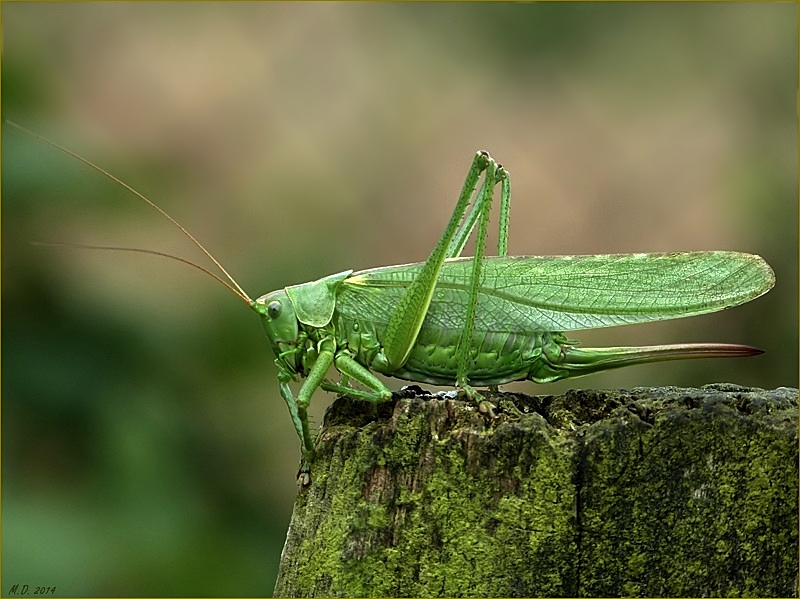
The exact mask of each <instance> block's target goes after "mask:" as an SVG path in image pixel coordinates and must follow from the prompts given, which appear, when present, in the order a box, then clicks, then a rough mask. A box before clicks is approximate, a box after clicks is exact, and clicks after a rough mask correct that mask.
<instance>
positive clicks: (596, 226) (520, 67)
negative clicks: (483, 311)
mask: <svg viewBox="0 0 800 599" xmlns="http://www.w3.org/2000/svg"><path fill="white" fill-rule="evenodd" d="M796 11H797V7H796V5H795V4H790V3H786V4H778V3H751V4H746V3H708V4H693V3H674V4H673V3H658V4H656V3H642V4H639V3H621V4H611V3H541V4H514V3H511V4H507V3H502V4H479V3H476V4H471V3H470V4H451V3H443V4H430V5H429V4H418V3H410V4H392V3H385V4H384V3H380V4H361V3H357V4H339V3H312V4H299V3H266V4H260V3H242V4H227V3H224V4H215V3H200V4H189V3H187V4H184V3H170V4H160V3H142V4H139V3H5V4H4V5H3V7H2V20H3V38H4V39H3V42H4V47H3V50H4V52H3V57H2V114H3V117H4V118H5V119H10V120H13V121H16V122H18V123H20V124H23V125H25V126H27V127H29V128H32V129H34V130H36V131H37V132H40V133H42V134H44V135H46V136H48V137H50V138H53V139H55V140H57V141H58V142H60V143H62V144H64V145H66V146H68V147H69V148H71V149H73V150H75V151H77V152H78V153H80V154H81V155H83V156H85V157H86V158H88V159H90V160H92V161H94V162H96V163H98V164H99V165H101V166H102V167H104V168H106V169H108V170H109V171H111V172H112V173H114V174H115V175H116V176H118V177H120V178H121V179H123V180H124V181H126V182H127V183H129V184H130V185H132V186H133V187H135V188H136V189H138V190H139V191H141V192H143V193H144V194H145V195H147V196H148V197H150V198H151V199H153V200H155V201H156V202H158V203H159V205H161V206H162V207H163V208H164V209H166V210H167V211H168V212H169V213H170V214H172V215H173V216H174V217H176V218H177V219H178V220H179V221H181V222H182V223H183V224H184V225H185V226H186V227H187V228H188V229H189V230H190V231H192V232H193V233H194V234H195V235H196V236H197V237H198V238H199V239H200V240H201V241H202V242H203V243H204V244H205V245H206V247H207V248H208V249H209V250H210V251H211V252H212V253H213V254H214V255H215V256H216V257H217V258H218V259H219V260H220V261H221V262H222V263H223V264H224V265H225V266H226V268H228V270H229V271H230V272H231V273H232V274H233V275H234V276H235V277H236V278H237V280H238V281H239V283H240V284H241V285H242V286H243V287H244V288H245V289H246V290H247V291H248V292H249V293H250V294H251V295H252V296H254V297H257V296H259V295H261V294H263V293H266V292H268V291H271V290H273V289H276V288H280V287H283V286H286V285H290V284H295V283H300V282H304V281H308V280H313V279H316V278H318V277H320V276H324V275H326V274H331V273H334V272H339V271H341V270H344V269H346V268H354V269H360V268H368V267H373V266H382V265H388V264H398V263H404V262H412V261H419V260H422V259H424V258H425V257H426V255H427V254H428V252H429V251H430V249H431V248H432V247H433V244H434V243H435V241H436V239H437V238H438V236H439V234H440V233H441V230H442V229H443V227H444V225H445V223H446V221H447V218H448V216H449V214H450V211H451V210H452V206H453V204H454V202H455V199H456V197H457V195H458V192H459V190H460V188H461V184H462V182H463V177H464V175H465V174H466V169H467V167H468V165H469V162H470V160H471V157H472V154H473V153H474V152H475V151H476V150H478V149H485V150H488V151H490V152H491V153H492V155H493V156H494V157H495V158H496V159H498V161H500V162H502V163H503V164H504V166H506V167H507V168H508V170H509V171H510V173H511V177H512V179H511V180H512V190H513V195H512V198H513V202H512V212H511V215H512V218H511V229H510V247H509V250H510V253H512V254H579V253H612V252H640V251H688V250H701V249H730V250H740V251H747V252H752V253H757V254H760V255H762V256H763V257H764V258H765V259H766V260H767V261H768V262H769V263H770V264H771V265H772V267H773V268H774V270H775V272H776V276H777V285H776V287H775V289H774V290H773V291H771V292H770V293H769V294H768V295H767V296H765V297H763V298H761V299H758V300H757V301H755V302H752V304H748V305H746V306H742V307H739V308H736V309H734V310H729V311H726V312H724V313H720V314H715V315H711V316H707V317H699V318H693V319H687V320H685V321H675V322H669V323H660V324H654V325H647V326H637V327H628V328H622V329H607V330H602V331H591V332H587V333H585V334H582V333H576V334H575V335H574V336H576V337H578V338H580V339H581V340H582V341H583V342H584V343H585V344H586V345H591V344H594V345H623V344H638V343H670V342H691V341H718V342H741V343H748V344H752V345H756V346H759V347H762V348H764V349H765V350H766V351H767V353H766V354H765V355H764V356H760V357H758V358H753V359H747V360H744V359H742V360H729V361H713V360H708V361H705V360H700V361H691V362H684V363H673V364H664V365H656V366H641V367H635V368H630V369H625V370H622V371H617V372H612V373H608V374H603V375H597V376H595V377H593V378H587V379H582V380H578V381H566V382H562V383H559V384H555V385H550V386H542V387H537V386H535V385H533V384H518V385H511V386H509V388H510V389H514V390H521V391H525V392H527V393H532V394H536V393H557V392H561V391H563V390H564V389H567V388H570V387H575V386H583V387H585V386H592V387H627V388H630V387H634V386H643V385H647V386H650V385H683V386H697V385H702V384H704V383H711V382H719V381H729V382H734V383H739V384H742V385H751V386H761V387H768V388H772V387H777V386H797V374H798V371H797V365H798V353H797V348H798V347H797V346H798V343H797V330H798V323H797V309H798V304H797V267H798V264H797V256H798V235H797V233H798V214H797V191H798V190H797V162H798V156H797V131H798V126H797V117H796V90H797V73H798V64H797V42H798V40H797V29H796V25H797V15H796ZM2 134H3V135H2V175H3V177H2V302H3V304H2V305H3V327H2V374H3V377H2V523H3V527H2V550H3V551H2V557H3V561H2V575H3V576H2V592H3V593H4V594H6V593H8V592H9V589H10V587H11V585H12V584H20V585H22V584H28V585H31V586H34V585H42V586H55V587H56V592H55V594H56V595H58V596H97V595H104V596H153V595H157V596H177V595H184V596H187V595H188V596H209V595H214V596H231V595H233V596H254V595H268V594H270V593H271V592H272V589H273V585H274V581H275V576H276V574H277V566H278V560H279V556H280V551H281V547H282V544H283V539H284V537H285V533H286V530H287V526H288V522H289V517H290V514H291V508H292V503H293V500H294V496H295V483H294V475H295V472H296V468H297V465H298V459H299V451H298V441H297V439H296V438H295V435H294V431H293V428H292V425H291V423H290V420H289V417H288V414H287V413H286V408H285V406H284V404H283V402H282V400H281V398H280V396H279V394H278V392H277V385H276V381H275V374H276V371H275V368H274V366H273V364H272V359H273V357H272V356H271V355H270V351H269V347H268V345H267V343H266V339H265V338H264V336H263V333H262V331H261V329H260V326H259V324H258V321H257V319H256V317H255V315H253V314H252V313H251V312H249V311H248V310H247V309H246V308H245V306H243V305H242V304H241V303H240V302H239V301H237V299H236V298H235V297H234V296H233V295H231V294H230V293H228V292H226V291H225V290H224V289H223V288H222V287H221V286H219V285H217V284H216V283H214V282H213V281H212V280H211V279H209V278H207V277H203V276H201V275H199V274H198V273H196V272H194V271H193V270H191V269H188V268H185V267H181V266H179V265H176V264H174V263H172V262H170V261H166V260H159V259H156V258H153V257H151V256H142V255H132V254H121V253H117V252H89V251H79V250H70V249H64V248H48V247H40V246H33V245H31V244H30V242H31V241H50V242H59V241H62V242H78V243H90V244H99V245H103V244H105V245H121V246H130V247H140V248H148V249H156V250H161V251H167V252H172V253H176V254H180V255H182V256H186V257H189V258H191V259H193V260H196V261H199V262H202V261H203V256H202V255H200V254H199V252H198V251H197V250H196V249H193V248H192V247H191V246H190V245H189V243H188V242H187V240H185V239H183V238H182V237H181V235H180V234H179V233H178V232H177V231H176V230H174V229H172V228H170V225H169V224H168V223H165V222H164V221H163V219H161V218H160V217H159V216H158V215H157V214H156V213H155V212H153V211H152V210H151V209H149V208H147V207H146V206H145V205H144V204H143V203H141V202H140V201H139V200H137V199H136V198H135V197H133V196H132V195H131V194H130V193H127V192H125V191H124V190H122V189H121V188H119V187H118V186H116V185H114V184H113V183H112V182H110V181H109V180H108V179H107V178H105V177H103V176H102V175H101V174H99V173H97V172H95V171H92V170H91V169H89V168H87V167H86V166H85V165H82V164H80V163H79V162H77V161H76V160H74V159H72V158H69V157H67V156H65V155H63V154H61V153H59V152H57V151H56V150H54V149H53V148H51V147H49V146H47V145H45V144H43V143H41V142H39V141H37V140H34V139H31V138H30V137H27V136H25V135H24V134H22V133H20V132H19V131H17V130H15V129H12V128H10V127H8V126H6V125H5V124H4V126H3V130H2ZM490 243H492V240H491V239H490ZM204 264H205V263H204ZM389 384H390V385H391V386H393V387H394V388H399V386H401V385H402V384H403V383H402V382H400V381H390V383H389ZM330 399H331V398H330V397H327V396H326V395H325V394H323V393H318V395H317V396H316V397H315V398H314V401H315V406H314V418H315V422H316V424H320V423H321V421H322V415H323V411H324V408H325V406H326V405H327V403H328V402H329V401H330ZM743 442H745V440H743Z"/></svg>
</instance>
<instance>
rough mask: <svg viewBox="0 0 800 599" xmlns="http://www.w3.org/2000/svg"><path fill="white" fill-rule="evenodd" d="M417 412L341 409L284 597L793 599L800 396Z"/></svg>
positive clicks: (300, 512) (449, 404)
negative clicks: (775, 598) (785, 598)
mask: <svg viewBox="0 0 800 599" xmlns="http://www.w3.org/2000/svg"><path fill="white" fill-rule="evenodd" d="M414 395H415V393H414V391H413V390H410V391H406V392H405V397H402V398H399V399H394V400H392V401H391V402H389V403H386V404H383V405H377V406H376V405H370V404H365V403H364V402H358V401H350V400H347V399H339V400H337V401H336V402H335V403H334V404H333V405H332V406H331V408H330V409H329V411H328V413H327V414H326V417H325V423H324V425H323V428H322V430H321V433H320V437H319V440H318V456H317V460H316V461H315V462H314V465H313V470H312V483H311V485H310V486H309V487H307V488H305V489H304V490H302V492H301V493H300V494H299V496H298V498H297V502H296V504H295V508H294V514H293V516H292V521H291V525H290V528H289V533H288V535H287V540H286V546H285V548H284V551H283V555H282V558H281V565H280V572H279V576H278V582H277V585H276V588H275V594H276V595H277V596H363V597H368V596H386V597H389V596H392V597H407V596H417V597H425V596H433V597H435V596H451V597H459V596H493V597H522V596H526V597H530V596H586V597H590V596H615V595H617V596H618V595H628V596H653V597H655V596H676V597H680V596H696V597H701V596H712V597H713V596H731V597H735V596H750V597H756V596H796V595H797V570H798V436H797V389H788V388H779V389H775V390H773V391H763V390H761V389H748V388H743V387H738V386H735V385H727V384H720V385H708V386H705V387H703V388H701V389H681V388H675V387H667V388H655V389H649V388H640V389H633V390H630V391H627V390H622V391H597V390H592V391H588V390H587V391H570V392H568V393H566V394H565V395H562V396H537V397H527V396H520V395H512V394H505V393H499V394H489V395H488V398H489V399H491V401H492V402H493V403H494V404H495V405H496V406H497V407H496V408H495V417H494V418H490V417H488V416H487V415H484V414H481V413H479V411H478V410H477V409H476V408H475V407H474V406H473V405H471V404H469V403H467V402H464V401H460V400H456V399H444V398H443V397H442V396H439V397H431V396H422V395H420V396H419V397H415V396H414ZM451 397H452V396H451Z"/></svg>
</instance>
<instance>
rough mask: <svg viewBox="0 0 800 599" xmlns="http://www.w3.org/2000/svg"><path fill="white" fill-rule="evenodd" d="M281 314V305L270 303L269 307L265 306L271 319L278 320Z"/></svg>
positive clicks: (276, 302)
mask: <svg viewBox="0 0 800 599" xmlns="http://www.w3.org/2000/svg"><path fill="white" fill-rule="evenodd" d="M280 313H281V303H280V302H279V301H277V300H276V301H274V302H270V303H269V306H267V314H269V317H270V318H272V319H275V318H278V315H279V314H280Z"/></svg>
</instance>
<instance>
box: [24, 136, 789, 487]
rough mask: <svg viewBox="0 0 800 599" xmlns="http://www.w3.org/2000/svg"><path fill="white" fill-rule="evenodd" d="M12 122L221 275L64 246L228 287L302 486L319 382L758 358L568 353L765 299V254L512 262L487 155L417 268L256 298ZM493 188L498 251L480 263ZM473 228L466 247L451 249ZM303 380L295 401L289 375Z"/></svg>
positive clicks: (497, 375) (497, 182) (369, 395)
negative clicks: (278, 406)
mask: <svg viewBox="0 0 800 599" xmlns="http://www.w3.org/2000/svg"><path fill="white" fill-rule="evenodd" d="M10 124H12V125H14V126H15V127H17V128H19V129H21V130H23V131H25V132H26V133H28V134H30V135H33V136H34V137H36V138H38V139H41V140H42V141H44V142H46V143H48V144H50V145H52V146H54V147H56V148H57V149H59V150H61V151H62V152H66V153H67V154H69V155H70V156H73V157H74V158H76V159H78V160H80V161H81V162H83V163H85V164H87V165H88V166H90V167H92V168H94V169H96V170H98V171H100V172H101V173H103V174H104V175H106V176H107V177H109V178H111V179H112V180H113V181H115V182H116V183H118V184H119V185H122V186H123V187H125V188H126V189H128V190H129V191H130V192H132V193H133V194H135V195H136V196H137V197H139V198H140V199H141V200H143V201H144V202H146V203H147V204H149V205H150V206H151V207H153V208H154V209H155V210H157V211H158V212H159V213H160V214H161V215H162V216H163V217H164V218H166V219H168V220H169V221H170V222H171V223H172V224H173V225H174V226H176V227H177V228H178V229H180V230H181V231H182V232H183V233H184V234H185V235H186V236H187V237H188V238H189V239H190V240H191V241H192V242H193V243H194V244H195V245H197V247H198V248H199V249H200V250H201V251H203V253H204V254H205V255H206V256H207V257H208V258H209V259H210V260H211V261H212V262H213V263H214V265H215V266H216V267H217V268H218V269H219V270H220V272H221V273H222V276H218V275H216V274H214V273H212V272H210V271H209V270H207V269H206V268H204V267H202V266H199V265H197V264H194V263H192V262H190V261H188V260H185V259H183V258H180V257H177V256H173V255H169V254H164V253H161V252H157V251H153V250H147V249H138V248H121V247H106V246H102V247H101V246H85V245H78V244H63V245H73V246H75V247H84V248H89V249H108V250H121V251H134V252H142V253H147V254H155V255H160V256H165V257H168V258H171V259H174V260H178V261H180V262H182V263H184V264H188V265H190V266H192V267H194V268H197V269H199V270H202V271H203V272H204V273H206V274H208V275H209V276H211V277H213V278H214V279H216V280H217V281H218V282H220V283H222V284H223V285H225V287H227V288H228V289H229V290H230V291H231V292H232V293H234V294H235V295H236V296H238V297H239V298H240V299H241V300H242V301H244V302H245V303H246V304H247V305H248V306H249V307H250V308H251V309H252V310H253V311H255V312H256V313H257V314H258V315H259V317H260V319H261V323H262V326H263V328H264V331H265V332H266V335H267V338H268V339H269V343H270V346H271V348H272V350H273V352H274V354H275V365H276V366H277V368H278V383H279V387H280V393H281V396H282V397H283V399H284V400H285V402H286V405H287V406H288V408H289V413H290V416H291V419H292V422H293V424H294V427H295V430H296V432H297V435H298V437H299V438H300V441H301V453H302V465H301V480H302V481H303V482H304V483H306V484H307V483H308V481H309V480H310V479H309V477H308V471H309V466H310V462H311V460H312V459H313V455H314V443H313V438H312V435H311V431H310V428H309V422H308V413H307V409H308V405H309V403H310V401H311V397H312V396H313V394H314V392H315V391H316V390H317V388H322V389H323V390H325V391H330V392H335V393H340V394H343V395H347V396H350V397H353V398H356V399H361V400H365V401H371V402H381V401H386V400H388V399H390V398H391V397H392V392H391V391H390V390H389V389H388V388H387V387H386V385H384V383H383V382H381V381H380V380H379V379H378V378H377V377H376V376H375V375H374V374H373V372H378V373H381V374H384V375H387V376H391V377H395V378H399V379H404V380H408V381H414V382H420V383H430V384H436V385H453V386H455V387H457V388H458V389H459V390H460V391H461V392H463V393H464V394H465V395H466V396H467V397H469V398H471V399H473V400H475V401H476V402H479V405H480V406H481V409H483V410H486V409H490V408H489V407H488V406H486V405H484V404H483V403H481V397H480V395H479V394H478V392H477V391H475V390H474V389H473V386H475V387H495V386H498V385H502V384H505V383H509V382H512V381H519V380H526V379H527V380H531V381H534V382H537V383H546V382H552V381H556V380H560V379H563V378H567V377H574V376H581V375H585V374H590V373H592V372H597V371H601V370H607V369H611V368H619V367H622V366H629V365H633V364H642V363H647V362H656V361H662V360H675V359H686V358H701V357H739V356H752V355H757V354H760V353H762V351H761V350H759V349H756V348H754V347H750V346H747V345H738V344H720V343H693V344H674V345H657V346H644V347H606V348H581V347H578V342H577V341H574V340H570V339H568V338H567V337H566V336H565V335H564V332H566V331H573V330H579V329H589V328H597V327H608V326H615V325H622V324H634V323H642V322H651V321H658V320H667V319H672V318H682V317H687V316H695V315H699V314H707V313H711V312H716V311H719V310H723V309H725V308H730V307H733V306H737V305H739V304H742V303H744V302H747V301H750V300H752V299H755V298H756V297H759V296H760V295H762V294H764V293H766V292H767V291H769V289H771V288H772V286H773V285H774V283H775V277H774V274H773V272H772V270H771V269H770V267H769V266H768V265H767V263H766V262H765V261H764V260H763V259H762V258H761V257H759V256H755V255H751V254H744V253H739V252H731V251H700V252H681V253H652V254H610V255H587V256H508V255H507V245H508V243H507V242H508V224H509V208H510V200H511V188H510V180H509V175H508V172H507V171H506V170H505V169H504V168H503V167H502V166H501V165H499V164H497V163H496V162H495V161H494V160H493V159H492V158H491V157H490V156H489V154H487V153H486V152H477V153H476V154H475V156H474V158H473V161H472V165H471V167H470V169H469V172H468V174H467V177H466V180H465V182H464V186H463V188H462V190H461V194H460V195H459V198H458V201H457V203H456V207H455V209H454V211H453V213H452V216H451V217H450V221H449V222H448V224H447V226H446V228H445V230H444V233H443V234H442V236H441V238H440V239H439V240H438V242H437V243H436V246H435V247H434V249H433V251H432V252H431V254H430V256H429V257H428V259H427V260H426V261H425V262H424V263H417V264H404V265H398V266H387V267H381V268H373V269H369V270H364V271H360V272H353V271H352V270H346V271H343V272H340V273H337V274H334V275H330V276H327V277H324V278H322V279H319V280H317V281H312V282H309V283H303V284H300V285H293V286H290V287H286V288H284V289H280V290H278V291H274V292H272V293H268V294H266V295H262V296H261V297H259V298H257V299H255V300H253V299H251V298H250V297H249V296H248V295H247V293H245V291H244V290H243V289H242V288H241V287H240V286H239V285H238V283H237V282H236V281H235V280H234V278H233V277H232V276H231V275H229V274H228V272H227V271H226V270H225V269H224V268H223V267H222V265H221V264H220V263H219V262H218V261H217V260H216V259H215V258H214V257H213V256H212V255H211V254H210V253H209V252H208V251H207V250H206V249H205V248H204V247H203V246H202V245H201V244H200V243H199V242H198V241H197V240H196V239H195V238H194V237H193V236H192V235H191V234H190V233H189V232H188V231H187V230H186V229H184V228H183V226H181V225H180V224H179V223H178V222H177V221H176V220H174V219H173V218H172V217H171V216H169V215H168V214H167V213H166V212H164V211H163V210H162V209H161V208H159V207H158V206H157V205H156V204H155V203H153V202H152V201H150V200H149V199H147V198H146V197H144V196H143V195H142V194H140V193H139V192H137V191H136V190H134V189H133V188H131V187H130V186H129V185H127V184H125V183H123V182H122V181H120V180H119V179H117V178H116V177H114V176H113V175H111V174H109V173H108V172H106V171H105V170H103V169H102V168H100V167H98V166H96V165H95V164H93V163H91V162H89V161H88V160H86V159H84V158H82V157H80V156H78V155H76V154H75V153H73V152H71V151H70V150H68V149H65V148H63V147H61V146H59V145H58V144H56V143H54V142H52V141H50V140H48V139H46V138H44V137H42V136H40V135H38V134H36V133H32V132H30V131H28V130H27V129H24V128H23V127H20V126H19V125H16V124H14V123H10ZM479 182H480V187H478V183H479ZM497 186H500V225H499V240H498V248H497V254H498V255H497V256H490V257H487V256H484V253H485V246H486V237H487V231H488V224H489V215H490V211H491V205H492V200H493V195H494V191H495V188H496V187H497ZM476 189H477V193H476ZM473 196H474V200H473ZM476 226H477V241H476V246H475V255H474V256H472V257H461V253H462V250H463V248H464V246H465V244H466V242H467V240H468V238H469V237H470V235H471V234H472V232H473V230H474V229H475V227H476ZM56 245H62V244H56ZM331 365H333V366H334V367H335V369H336V371H338V373H339V374H340V375H341V378H340V380H339V381H338V382H334V381H332V380H330V379H328V378H326V377H327V373H328V370H329V369H330V366H331ZM301 379H302V380H303V382H302V384H301V386H300V389H299V391H298V392H297V395H295V394H294V393H293V391H292V389H291V388H290V386H289V383H291V382H297V381H299V380H301ZM353 382H356V383H358V384H359V385H360V387H359V388H356V387H354V386H352V383H353Z"/></svg>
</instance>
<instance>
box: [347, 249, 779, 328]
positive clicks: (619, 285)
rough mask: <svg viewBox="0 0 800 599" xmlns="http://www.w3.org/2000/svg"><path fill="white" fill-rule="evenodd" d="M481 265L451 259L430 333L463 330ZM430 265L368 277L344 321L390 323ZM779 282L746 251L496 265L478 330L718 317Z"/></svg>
mask: <svg viewBox="0 0 800 599" xmlns="http://www.w3.org/2000/svg"><path fill="white" fill-rule="evenodd" d="M471 260H472V258H455V259H452V260H447V261H446V262H445V263H444V265H443V267H442V271H441V273H440V275H439V279H438V282H437V284H436V291H435V293H434V297H433V300H432V302H431V306H430V308H429V310H428V314H427V316H426V320H425V323H424V325H423V326H425V327H446V328H454V329H458V328H461V327H463V323H464V314H465V311H466V304H467V300H468V296H469V278H470V276H471V272H472V262H471ZM420 268H421V264H404V265H400V266H388V267H382V268H375V269H371V270H364V271H360V272H357V273H354V274H353V275H352V276H351V277H349V278H348V279H346V280H345V281H344V283H343V284H342V286H341V287H340V290H339V294H338V295H337V309H338V310H340V311H341V312H342V313H343V314H345V315H348V316H351V317H355V318H359V319H367V320H371V321H373V322H375V324H377V325H381V324H385V323H386V322H388V320H389V317H390V316H391V313H392V310H393V308H394V306H395V305H397V302H398V301H399V298H400V297H402V295H403V293H404V292H405V289H406V287H407V286H408V284H409V283H410V282H411V281H412V280H414V277H415V276H416V274H417V272H418V271H419V269H420ZM774 283H775V275H774V274H773V272H772V269H771V268H770V267H769V265H767V263H766V262H764V260H763V259H762V258H760V257H759V256H754V255H751V254H742V253H739V252H723V251H715V252H685V253H665V254H608V255H597V256H512V257H487V258H486V260H485V262H484V267H483V282H482V284H481V288H480V296H479V298H478V311H477V313H476V323H475V327H476V331H485V332H489V331H497V332H531V331H572V330H578V329H591V328H597V327H607V326H615V325H623V324H634V323H640V322H650V321H655V320H668V319H671V318H682V317H685V316H695V315H698V314H707V313H709V312H716V311H718V310H722V309H724V308H730V307H732V306H737V305H739V304H742V303H744V302H747V301H749V300H751V299H754V298H756V297H758V296H760V295H762V294H764V293H766V292H767V291H768V290H769V289H770V288H772V286H773V285H774Z"/></svg>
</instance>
